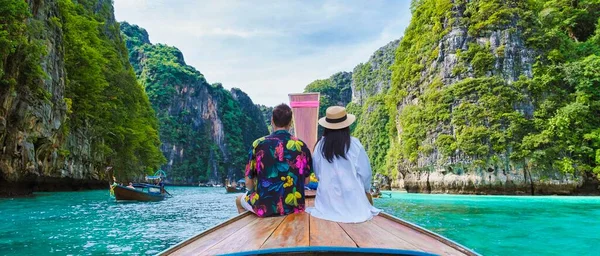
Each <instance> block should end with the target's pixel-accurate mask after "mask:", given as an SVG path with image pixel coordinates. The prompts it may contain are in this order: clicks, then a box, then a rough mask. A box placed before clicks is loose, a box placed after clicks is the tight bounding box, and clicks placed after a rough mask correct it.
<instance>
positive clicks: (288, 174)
mask: <svg viewBox="0 0 600 256" xmlns="http://www.w3.org/2000/svg"><path fill="white" fill-rule="evenodd" d="M311 173H312V158H311V155H310V151H309V150H308V148H307V147H306V144H305V143H304V142H302V141H301V140H299V139H298V138H296V137H294V136H292V135H291V134H290V133H289V132H287V131H283V130H280V131H275V132H273V133H272V134H271V135H269V136H266V137H262V138H260V139H257V140H256V141H254V143H252V150H251V151H250V160H249V161H248V164H247V165H246V176H248V178H250V179H254V178H256V180H255V185H254V188H249V189H250V191H249V192H248V193H247V194H246V197H245V200H246V201H247V202H248V204H250V205H251V206H252V209H253V210H254V213H256V215H258V216H259V217H269V216H279V215H286V214H290V213H295V212H302V211H304V208H305V207H304V179H305V178H306V177H309V176H310V174H311Z"/></svg>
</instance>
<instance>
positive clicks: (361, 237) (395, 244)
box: [339, 220, 423, 251]
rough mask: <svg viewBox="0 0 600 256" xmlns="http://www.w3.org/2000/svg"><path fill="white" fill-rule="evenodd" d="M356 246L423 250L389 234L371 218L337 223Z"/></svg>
mask: <svg viewBox="0 0 600 256" xmlns="http://www.w3.org/2000/svg"><path fill="white" fill-rule="evenodd" d="M339 225H340V227H342V229H344V231H346V233H347V234H348V235H349V236H350V238H351V239H352V240H353V241H354V242H355V243H356V245H358V247H367V248H392V249H405V250H415V251H423V250H422V249H420V248H417V247H416V246H414V245H412V244H411V243H409V242H407V241H404V240H402V239H400V238H399V237H397V236H395V235H392V234H390V232H388V231H386V230H384V229H382V228H381V227H379V226H377V225H376V224H375V223H374V222H373V221H372V220H370V221H366V222H362V223H352V224H350V223H339Z"/></svg>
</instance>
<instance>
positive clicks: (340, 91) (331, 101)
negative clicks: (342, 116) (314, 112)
mask: <svg viewBox="0 0 600 256" xmlns="http://www.w3.org/2000/svg"><path fill="white" fill-rule="evenodd" d="M351 83H352V73H349V72H338V73H335V74H334V75H332V76H331V77H330V78H328V79H323V80H316V81H314V82H312V83H310V84H308V85H307V86H306V87H305V88H304V92H318V93H320V99H319V100H320V106H319V117H324V116H325V110H327V108H328V107H331V106H346V104H348V103H349V102H350V100H351V99H352V88H351V87H350V85H351ZM322 133H323V128H322V127H321V126H319V135H318V136H319V137H320V136H321V134H322Z"/></svg>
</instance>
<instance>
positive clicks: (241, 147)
mask: <svg viewBox="0 0 600 256" xmlns="http://www.w3.org/2000/svg"><path fill="white" fill-rule="evenodd" d="M121 31H122V32H123V34H124V36H125V38H126V41H127V43H126V45H127V47H128V49H129V60H130V62H131V64H132V65H133V67H134V69H135V72H136V74H137V77H138V80H139V81H140V83H141V84H143V85H144V86H145V88H146V92H147V93H148V95H149V97H150V101H151V102H152V106H153V107H154V109H155V111H156V113H157V116H158V119H159V122H160V138H161V141H162V143H163V145H162V147H161V150H162V152H163V154H164V155H165V157H166V158H167V160H168V161H167V164H166V165H164V166H163V169H164V170H165V171H166V172H167V175H168V176H169V179H170V180H171V181H172V182H174V183H185V184H194V183H198V182H210V183H222V182H223V180H224V179H225V178H229V179H230V180H235V179H239V178H241V177H242V176H243V172H242V170H243V166H244V164H245V161H246V160H247V159H246V158H247V149H248V147H249V146H250V145H251V143H252V141H253V140H254V139H256V138H258V137H261V136H264V135H266V134H267V133H268V130H267V127H266V126H265V121H264V119H263V116H262V115H261V112H260V110H259V108H258V106H256V105H254V103H252V100H251V99H250V98H249V97H248V96H247V95H246V94H245V93H244V92H242V91H241V90H239V89H232V90H231V91H226V90H225V89H224V88H223V86H222V85H221V84H218V83H217V84H213V85H211V84H209V83H208V82H207V81H206V79H205V78H204V76H203V75H202V74H201V73H200V72H199V71H197V70H196V69H195V68H193V67H191V66H189V65H187V64H186V63H185V61H184V58H183V54H182V53H181V52H180V51H179V50H178V49H177V48H175V47H172V46H167V45H163V44H151V43H150V40H149V37H148V33H147V32H146V31H145V30H144V29H143V28H140V27H138V26H136V25H130V24H128V23H127V22H123V23H122V24H121Z"/></svg>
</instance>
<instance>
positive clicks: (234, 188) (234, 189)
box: [225, 179, 246, 193]
mask: <svg viewBox="0 0 600 256" xmlns="http://www.w3.org/2000/svg"><path fill="white" fill-rule="evenodd" d="M227 183H228V184H227V186H226V187H225V189H226V190H227V193H242V192H246V180H244V179H240V180H238V181H237V182H232V183H229V182H227Z"/></svg>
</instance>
